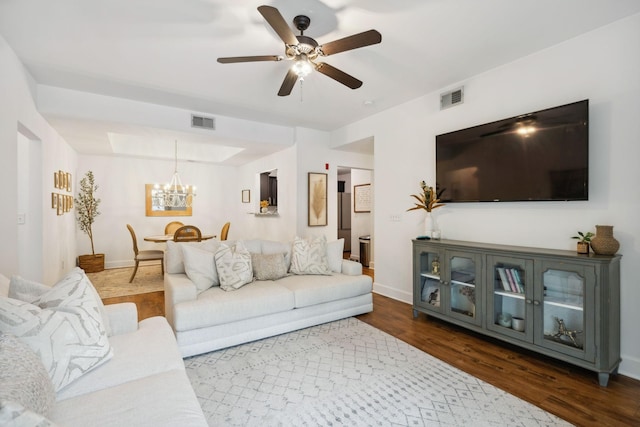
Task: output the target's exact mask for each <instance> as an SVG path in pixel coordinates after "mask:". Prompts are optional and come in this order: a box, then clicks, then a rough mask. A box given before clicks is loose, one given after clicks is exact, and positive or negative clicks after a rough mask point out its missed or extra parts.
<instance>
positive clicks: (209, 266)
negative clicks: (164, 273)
mask: <svg viewBox="0 0 640 427" xmlns="http://www.w3.org/2000/svg"><path fill="white" fill-rule="evenodd" d="M182 255H183V258H184V270H185V272H186V274H187V277H189V279H191V281H192V282H193V283H194V284H195V285H196V288H197V289H198V293H200V292H203V291H206V290H207V289H209V288H210V287H212V286H218V285H220V281H219V279H218V272H217V271H216V263H215V259H214V256H215V254H214V253H213V252H209V251H206V250H203V249H201V248H199V247H197V246H189V245H183V246H182Z"/></svg>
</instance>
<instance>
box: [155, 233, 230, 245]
mask: <svg viewBox="0 0 640 427" xmlns="http://www.w3.org/2000/svg"><path fill="white" fill-rule="evenodd" d="M216 237H218V236H216V235H215V234H203V235H202V238H201V240H209V239H215V238H216ZM144 240H145V241H147V242H155V243H165V242H168V241H169V240H173V234H157V235H155V236H146V237H145V238H144Z"/></svg>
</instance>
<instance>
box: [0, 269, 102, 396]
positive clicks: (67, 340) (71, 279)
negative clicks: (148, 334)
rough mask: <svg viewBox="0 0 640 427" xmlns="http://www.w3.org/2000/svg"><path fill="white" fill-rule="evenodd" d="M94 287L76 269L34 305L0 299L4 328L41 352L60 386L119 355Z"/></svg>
mask: <svg viewBox="0 0 640 427" xmlns="http://www.w3.org/2000/svg"><path fill="white" fill-rule="evenodd" d="M92 288H93V286H92V285H91V282H89V280H88V279H87V278H86V275H85V274H84V272H82V270H79V271H78V270H77V269H74V270H73V271H72V272H71V273H70V274H69V275H67V277H65V278H64V279H63V280H61V281H60V282H58V283H57V284H56V285H54V286H53V287H52V288H51V290H50V291H47V292H45V293H44V294H42V295H40V297H38V298H37V299H36V300H35V301H33V304H29V303H27V302H24V301H19V300H15V299H11V298H0V330H2V331H4V332H7V333H11V334H13V335H15V336H17V337H18V338H19V339H20V340H21V341H22V342H24V343H26V344H27V345H28V346H29V347H30V348H31V349H32V350H33V351H34V352H35V353H36V354H37V355H38V356H40V359H41V360H42V363H43V364H44V366H45V369H46V370H47V371H48V373H49V377H50V378H51V380H52V381H53V386H54V388H55V390H56V391H59V390H61V389H62V388H63V387H64V386H66V385H67V384H69V383H71V382H72V381H74V380H75V379H77V378H79V377H80V376H82V375H83V374H85V373H87V372H89V371H90V370H92V369H94V368H95V367H97V366H100V365H101V364H103V363H104V362H106V361H107V360H109V359H111V357H112V355H113V352H112V349H111V345H110V343H109V339H108V338H107V332H106V330H105V327H104V325H103V322H102V316H101V315H100V309H99V307H98V303H97V301H96V298H95V296H94V292H95V289H92Z"/></svg>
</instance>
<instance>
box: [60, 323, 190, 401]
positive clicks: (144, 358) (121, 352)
mask: <svg viewBox="0 0 640 427" xmlns="http://www.w3.org/2000/svg"><path fill="white" fill-rule="evenodd" d="M110 342H111V346H112V347H113V358H112V359H111V360H110V361H109V363H105V364H104V365H102V366H100V367H99V368H96V369H94V370H93V371H91V372H89V373H87V374H85V375H83V376H82V377H81V378H78V379H77V380H76V381H74V382H73V384H71V385H69V386H68V387H65V388H64V389H63V390H61V391H60V392H59V393H58V396H57V398H58V401H61V400H66V399H70V398H73V397H75V396H79V395H81V394H87V393H93V392H95V391H98V390H102V389H106V388H109V387H114V386H117V385H119V384H124V383H126V382H128V381H133V380H136V379H138V378H143V377H147V376H151V375H155V374H158V373H160V372H166V371H170V370H173V369H184V363H183V362H182V357H181V355H180V352H179V351H178V347H177V346H176V338H175V336H174V335H173V331H172V330H171V327H170V326H169V324H168V323H167V320H166V319H165V318H164V317H160V316H156V317H149V318H147V319H144V320H142V321H141V322H140V323H139V325H138V329H137V330H136V331H135V332H131V333H128V334H122V335H115V336H113V337H111V338H110Z"/></svg>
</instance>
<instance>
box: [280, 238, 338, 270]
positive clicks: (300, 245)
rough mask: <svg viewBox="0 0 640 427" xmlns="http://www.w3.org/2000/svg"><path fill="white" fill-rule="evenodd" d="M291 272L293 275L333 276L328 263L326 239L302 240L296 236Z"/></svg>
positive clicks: (292, 252)
mask: <svg viewBox="0 0 640 427" xmlns="http://www.w3.org/2000/svg"><path fill="white" fill-rule="evenodd" d="M290 271H291V273H293V274H323V275H331V269H330V268H329V263H328V261H327V239H326V237H324V236H322V237H312V238H310V239H302V238H300V237H297V236H296V238H295V239H294V241H293V249H292V251H291V270H290Z"/></svg>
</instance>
